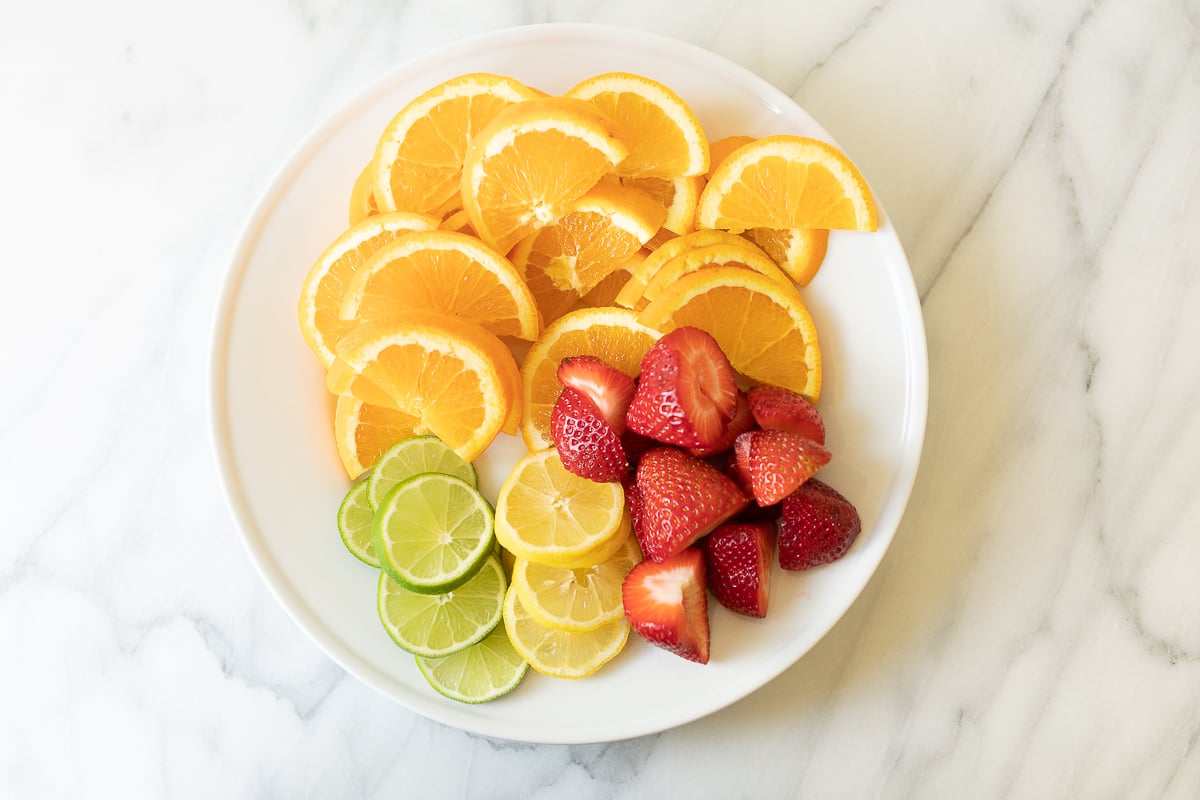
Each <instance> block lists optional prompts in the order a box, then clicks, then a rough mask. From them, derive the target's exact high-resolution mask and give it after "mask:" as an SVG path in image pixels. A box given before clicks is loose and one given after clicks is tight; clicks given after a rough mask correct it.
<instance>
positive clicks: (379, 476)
mask: <svg viewBox="0 0 1200 800" xmlns="http://www.w3.org/2000/svg"><path fill="white" fill-rule="evenodd" d="M426 472H440V473H441V474H443V475H453V476H454V477H456V478H460V479H462V480H464V481H466V482H467V483H468V484H470V485H471V486H477V485H478V484H479V478H478V476H477V475H476V474H475V467H474V465H472V464H469V463H468V462H466V461H463V460H462V458H460V457H459V455H458V453H455V452H454V451H453V450H451V449H450V447H449V446H447V445H446V443H445V442H443V441H442V440H441V439H439V438H437V437H436V436H410V437H408V438H406V439H404V440H402V441H400V442H397V443H396V444H395V445H393V446H392V447H391V448H390V449H388V451H387V452H386V453H384V454H383V456H382V457H381V458H380V459H379V463H377V464H376V465H375V469H374V470H372V471H371V477H370V478H368V479H367V487H368V491H367V502H369V503H370V505H371V508H372V509H377V508H379V506H380V505H381V504H382V503H383V498H384V497H386V496H387V493H388V492H390V491H391V490H392V489H393V488H395V487H396V486H397V485H398V484H400V483H402V482H404V481H406V480H408V479H409V478H412V477H415V476H417V475H423V474H425V473H426Z"/></svg>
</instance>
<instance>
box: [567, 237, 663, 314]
mask: <svg viewBox="0 0 1200 800" xmlns="http://www.w3.org/2000/svg"><path fill="white" fill-rule="evenodd" d="M648 255H650V251H649V250H645V249H642V250H639V251H637V252H636V253H634V254H633V255H632V256H631V257H630V258H629V260H627V261H626V262H625V263H623V264H621V266H619V267H618V268H617V269H615V270H614V271H613V272H612V274H611V275H609V276H608V277H607V278H605V279H604V280H602V281H600V282H599V283H598V284H596V286H595V287H594V288H593V289H592V290H591V291H590V292H588V293H587V294H585V295H584V296H583V297H581V298H579V304H580V305H582V306H586V307H587V308H598V307H600V306H611V305H615V302H616V299H617V294H619V293H620V291H621V288H622V287H623V286H624V285H625V284H626V283H628V282H629V279H630V277H632V276H633V271H634V270H635V269H637V268H638V266H639V265H640V264H641V263H642V262H643V261H645V260H646V256H648Z"/></svg>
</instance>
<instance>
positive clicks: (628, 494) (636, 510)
mask: <svg viewBox="0 0 1200 800" xmlns="http://www.w3.org/2000/svg"><path fill="white" fill-rule="evenodd" d="M621 486H622V488H624V489H625V507H626V508H627V509H629V521H630V522H631V523H632V524H633V529H634V530H635V531H636V530H637V529H638V528H640V527H641V526H642V493H641V492H640V491H638V488H637V477H636V476H634V475H626V476H625V477H624V478H622V479H621Z"/></svg>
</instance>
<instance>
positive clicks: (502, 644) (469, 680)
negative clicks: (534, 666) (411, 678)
mask: <svg viewBox="0 0 1200 800" xmlns="http://www.w3.org/2000/svg"><path fill="white" fill-rule="evenodd" d="M417 669H419V670H421V674H422V675H424V676H425V680H427V681H429V685H430V686H432V687H433V689H434V691H436V692H437V693H438V694H441V695H443V696H445V697H449V698H450V699H451V700H457V701H458V702H460V703H487V702H489V701H491V700H495V699H496V698H498V697H503V696H504V695H506V694H508V693H509V692H511V691H512V690H513V689H515V688H517V685H518V684H520V683H521V681H522V680H523V679H524V678H525V673H527V672H528V671H529V663H528V662H527V661H525V659H523V658H521V654H520V653H518V652H517V651H516V650H514V649H513V646H512V643H511V642H510V641H508V634H507V633H506V632H505V630H504V628H503V627H501V626H497V627H496V629H495V630H493V631H492V632H491V633H489V634H488V635H487V636H485V637H484V638H483V639H482V640H481V641H479V642H477V643H476V644H473V645H471V646H470V647H466V648H463V649H462V650H459V651H458V652H457V653H454V654H452V655H448V656H445V657H443V658H423V657H421V656H417Z"/></svg>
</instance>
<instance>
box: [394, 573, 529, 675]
mask: <svg viewBox="0 0 1200 800" xmlns="http://www.w3.org/2000/svg"><path fill="white" fill-rule="evenodd" d="M506 588H507V581H506V580H505V578H504V570H503V568H502V567H501V566H500V559H498V558H496V557H495V556H490V557H489V558H488V559H487V560H486V561H484V563H483V567H482V568H481V569H480V570H479V571H478V572H477V573H476V574H475V575H474V577H472V578H471V579H470V580H468V581H467V582H466V583H464V584H463V585H462V586H460V587H458V588H457V589H454V590H453V591H450V592H446V593H445V594H421V593H419V592H412V591H409V590H408V589H405V588H404V587H403V586H401V585H400V584H399V583H397V582H396V581H394V580H392V579H391V577H390V576H389V575H388V574H387V572H381V573H380V575H379V589H378V600H377V609H378V612H379V619H380V621H381V622H382V623H383V627H384V629H385V630H386V631H387V633H388V636H390V637H391V638H392V641H393V642H395V643H396V645H397V646H399V647H400V648H402V649H404V650H407V651H408V652H410V653H412V654H413V655H418V656H423V657H425V658H442V657H445V656H448V655H451V654H453V653H457V652H458V651H459V650H462V649H464V648H467V647H470V646H471V645H473V644H475V643H476V642H478V641H480V640H481V639H483V638H484V637H485V636H487V635H488V634H489V633H491V632H492V631H493V630H495V629H496V626H497V625H499V624H500V618H501V613H502V609H503V605H504V592H505V589H506Z"/></svg>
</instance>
